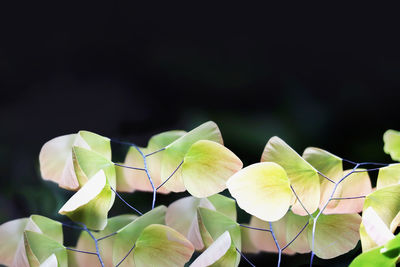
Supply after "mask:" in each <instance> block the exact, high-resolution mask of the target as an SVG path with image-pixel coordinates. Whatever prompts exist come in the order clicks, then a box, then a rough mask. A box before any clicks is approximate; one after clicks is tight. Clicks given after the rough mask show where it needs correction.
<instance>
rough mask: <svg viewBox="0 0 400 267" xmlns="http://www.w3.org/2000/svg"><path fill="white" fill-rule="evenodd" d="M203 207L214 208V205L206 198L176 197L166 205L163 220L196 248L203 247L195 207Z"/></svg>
mask: <svg viewBox="0 0 400 267" xmlns="http://www.w3.org/2000/svg"><path fill="white" fill-rule="evenodd" d="M198 207H204V208H208V209H214V210H215V208H214V206H213V205H212V204H211V202H210V201H209V200H207V199H199V198H194V197H185V198H181V199H178V200H177V201H175V202H173V203H172V204H171V205H169V206H168V209H167V213H166V216H165V222H166V224H167V225H168V226H170V227H172V228H174V229H175V230H177V231H178V232H180V233H181V234H182V235H184V236H186V238H187V239H189V240H190V242H192V244H193V245H194V247H195V248H196V249H197V250H200V249H202V248H203V247H204V244H203V241H202V239H201V235H200V230H199V224H198V218H197V208H198Z"/></svg>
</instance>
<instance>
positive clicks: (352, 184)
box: [321, 169, 372, 214]
mask: <svg viewBox="0 0 400 267" xmlns="http://www.w3.org/2000/svg"><path fill="white" fill-rule="evenodd" d="M357 171H360V172H355V173H352V174H351V175H349V176H348V177H346V178H345V179H344V180H343V181H342V182H341V183H340V184H339V186H338V187H337V190H336V191H338V194H337V195H338V197H339V198H344V199H341V200H331V202H336V203H337V205H336V206H335V207H332V206H329V205H328V206H327V207H326V209H325V210H324V211H323V213H324V214H345V213H359V212H361V211H362V209H363V205H364V200H365V198H362V196H366V195H368V194H370V193H371V192H372V186H371V180H370V179H369V175H368V172H366V171H363V169H357ZM350 172H351V171H350V170H347V171H344V172H343V175H347V174H349V173H350ZM354 197H361V198H354ZM346 198H354V199H346ZM321 204H323V205H324V204H325V203H321ZM321 206H322V205H321Z"/></svg>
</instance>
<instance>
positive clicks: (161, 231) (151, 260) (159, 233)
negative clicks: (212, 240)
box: [132, 224, 194, 267]
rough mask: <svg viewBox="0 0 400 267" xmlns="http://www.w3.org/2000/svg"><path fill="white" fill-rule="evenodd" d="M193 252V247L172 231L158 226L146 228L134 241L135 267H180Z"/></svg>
mask: <svg viewBox="0 0 400 267" xmlns="http://www.w3.org/2000/svg"><path fill="white" fill-rule="evenodd" d="M193 252H194V248H193V245H192V244H191V243H190V242H189V240H187V239H186V238H185V237H184V236H183V235H181V234H180V233H178V232H177V231H175V230H174V229H172V228H170V227H168V226H165V225H160V224H152V225H150V226H147V227H146V228H145V229H144V230H143V232H142V233H141V235H140V236H139V238H138V239H137V241H136V246H135V249H134V250H133V251H132V253H133V261H134V263H135V266H138V267H139V266H166V267H168V266H171V267H175V266H176V267H178V266H179V267H180V266H183V265H184V264H185V263H186V262H188V261H189V260H190V258H191V256H192V254H193Z"/></svg>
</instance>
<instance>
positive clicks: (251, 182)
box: [227, 162, 293, 221]
mask: <svg viewBox="0 0 400 267" xmlns="http://www.w3.org/2000/svg"><path fill="white" fill-rule="evenodd" d="M227 186H228V189H229V192H230V193H231V195H232V196H233V197H234V198H235V199H236V201H237V203H238V205H239V207H241V208H242V209H244V210H245V211H246V212H247V213H249V214H251V215H254V216H256V217H258V218H260V219H262V220H264V221H277V220H279V219H280V218H282V217H283V216H284V215H285V214H286V212H287V211H288V209H289V206H290V205H291V203H292V202H293V194H292V191H291V189H290V182H289V179H288V177H287V175H286V172H285V170H284V169H283V168H282V167H281V166H279V165H278V164H276V163H273V162H262V163H257V164H253V165H250V166H248V167H246V168H244V169H242V170H240V171H239V172H237V173H236V174H234V175H233V176H232V177H231V178H230V179H229V180H228V182H227Z"/></svg>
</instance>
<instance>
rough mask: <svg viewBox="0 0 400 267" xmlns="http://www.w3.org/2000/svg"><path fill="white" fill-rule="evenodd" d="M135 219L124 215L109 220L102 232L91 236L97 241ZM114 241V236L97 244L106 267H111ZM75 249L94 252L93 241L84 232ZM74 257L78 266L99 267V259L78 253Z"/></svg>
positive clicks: (133, 216)
mask: <svg viewBox="0 0 400 267" xmlns="http://www.w3.org/2000/svg"><path fill="white" fill-rule="evenodd" d="M136 218H137V216H136V215H132V214H124V215H119V216H116V217H112V218H109V219H108V222H107V227H106V228H104V230H102V231H99V232H93V233H92V234H93V236H94V237H95V238H97V239H99V238H102V237H105V236H107V235H110V234H113V233H115V232H116V231H118V230H119V229H121V228H122V227H124V226H126V225H127V224H129V223H131V222H132V221H134V220H135V219H136ZM114 240H115V235H114V236H110V237H107V238H106V239H102V240H100V241H99V242H98V244H99V251H100V254H101V257H102V259H103V261H104V264H105V265H106V266H113V263H112V260H113V246H114ZM77 249H79V250H82V251H92V252H95V251H96V246H95V244H94V241H93V239H92V238H91V237H90V235H89V234H88V233H87V232H86V231H83V232H81V235H80V236H79V240H78V244H77ZM74 253H75V252H74ZM75 257H76V261H77V263H79V266H101V265H100V262H99V259H98V258H97V257H95V256H93V255H90V254H85V253H79V252H78V253H76V255H75Z"/></svg>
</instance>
